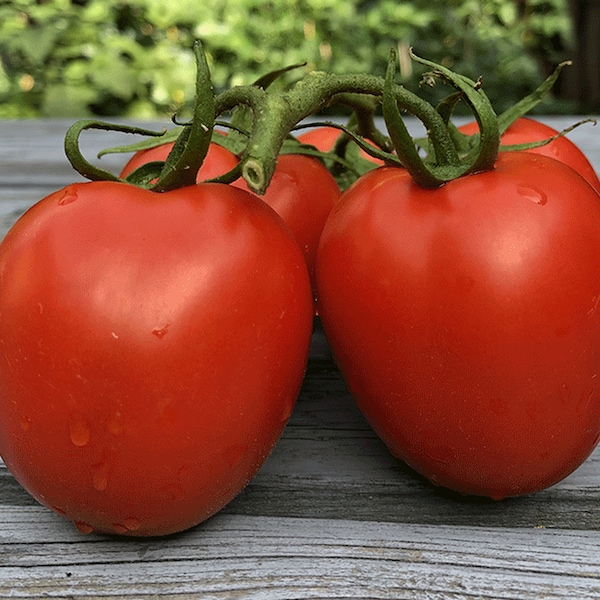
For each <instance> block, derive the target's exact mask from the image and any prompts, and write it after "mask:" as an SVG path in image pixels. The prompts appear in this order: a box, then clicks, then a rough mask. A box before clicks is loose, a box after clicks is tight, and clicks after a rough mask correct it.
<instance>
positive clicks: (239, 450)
mask: <svg viewBox="0 0 600 600" xmlns="http://www.w3.org/2000/svg"><path fill="white" fill-rule="evenodd" d="M246 452H248V446H247V445H246V444H235V445H233V446H230V447H229V448H227V450H225V452H223V459H224V460H225V462H226V463H227V465H229V466H230V467H235V466H236V465H237V464H239V463H240V462H242V460H243V459H244V456H246Z"/></svg>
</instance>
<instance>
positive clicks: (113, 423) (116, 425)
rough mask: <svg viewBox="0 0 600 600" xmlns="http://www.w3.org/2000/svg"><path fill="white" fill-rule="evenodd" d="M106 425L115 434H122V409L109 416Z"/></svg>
mask: <svg viewBox="0 0 600 600" xmlns="http://www.w3.org/2000/svg"><path fill="white" fill-rule="evenodd" d="M106 427H107V428H108V431H110V433H112V434H113V435H120V434H121V433H123V418H122V415H121V412H120V411H117V412H116V413H115V414H114V415H112V416H111V417H109V419H108V421H107V422H106Z"/></svg>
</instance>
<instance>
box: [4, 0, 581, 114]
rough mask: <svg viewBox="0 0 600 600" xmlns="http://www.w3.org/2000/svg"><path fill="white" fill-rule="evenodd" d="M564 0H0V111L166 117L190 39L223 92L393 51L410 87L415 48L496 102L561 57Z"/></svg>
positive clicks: (355, 67) (188, 91)
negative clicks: (200, 47)
mask: <svg viewBox="0 0 600 600" xmlns="http://www.w3.org/2000/svg"><path fill="white" fill-rule="evenodd" d="M566 1H567V0H447V1H442V0H413V1H412V2H403V1H400V0H379V1H375V0H363V1H359V2H354V3H351V2H347V1H346V0H287V1H284V0H270V1H268V2H264V1H262V2H261V1H258V0H176V1H173V2H166V1H164V0H130V1H127V2H125V1H124V0H12V1H10V2H6V1H4V0H0V117H4V118H6V117H33V116H50V117H62V116H65V117H73V116H75V117H79V116H84V115H102V116H112V117H117V116H123V117H136V118H151V117H156V116H164V115H166V114H172V113H173V112H174V111H177V110H182V107H185V106H186V105H188V106H189V104H190V103H191V101H192V99H193V94H194V89H193V86H194V79H195V64H194V58H193V53H192V49H191V48H192V44H193V42H194V40H195V39H201V40H203V42H204V45H205V48H206V50H207V52H208V58H209V63H210V65H211V72H212V76H213V81H214V85H215V88H216V89H217V90H220V89H223V88H225V87H228V86H231V85H235V84H247V83H251V82H253V81H254V80H255V79H257V78H258V77H259V76H261V75H263V74H265V73H267V72H269V71H271V70H274V69H278V68H280V67H282V66H286V65H290V64H293V63H297V62H302V61H306V62H307V66H306V69H325V70H330V71H335V72H338V73H350V72H359V71H360V72H369V73H373V74H377V75H383V74H384V71H385V65H386V61H387V57H388V54H389V48H390V46H392V45H393V46H395V47H397V48H398V51H399V59H400V70H399V73H400V74H399V77H400V78H401V79H402V82H403V83H404V84H405V85H406V86H407V87H409V88H414V89H416V87H417V86H418V83H419V73H417V72H415V68H414V64H412V63H411V62H410V59H409V58H408V49H409V47H414V50H415V52H416V53H417V54H419V55H421V56H423V57H426V58H428V59H430V60H434V61H436V62H441V63H442V64H444V65H445V66H448V67H451V68H453V69H455V70H457V71H459V72H461V73H463V74H465V75H468V76H470V77H472V78H477V77H478V76H479V75H483V77H484V89H485V90H486V92H487V93H488V95H489V96H490V98H491V100H492V102H493V103H494V106H495V107H496V109H497V110H502V109H503V108H505V107H506V106H507V105H509V104H510V103H512V102H514V101H515V100H517V99H518V98H520V97H521V96H523V95H525V94H526V93H527V92H529V91H531V90H532V89H533V88H535V87H536V86H537V85H538V84H539V83H540V82H541V80H542V79H543V78H544V77H545V75H547V74H548V71H549V69H551V68H552V66H554V65H555V64H557V63H558V62H560V61H561V60H563V59H564V58H565V56H566V55H567V53H568V50H569V48H570V45H571V43H572V40H571V36H572V32H571V28H570V22H569V18H568V7H567V4H566ZM301 74H302V71H298V72H295V73H294V75H292V77H293V76H295V77H298V76H300V75H301ZM546 106H547V107H549V110H557V107H558V108H560V106H559V105H557V104H556V102H554V103H552V101H550V103H549V104H547V105H546Z"/></svg>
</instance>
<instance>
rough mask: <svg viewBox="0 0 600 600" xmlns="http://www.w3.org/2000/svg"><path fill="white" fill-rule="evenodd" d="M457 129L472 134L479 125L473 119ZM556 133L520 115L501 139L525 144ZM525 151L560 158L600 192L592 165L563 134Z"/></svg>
mask: <svg viewBox="0 0 600 600" xmlns="http://www.w3.org/2000/svg"><path fill="white" fill-rule="evenodd" d="M459 129H460V131H462V132H463V133H466V134H468V135H472V134H474V133H477V131H479V126H478V125H477V122H476V121H473V122H472V123H467V124H466V125H462V126H461V127H459ZM557 133H558V131H556V129H553V128H552V127H549V126H548V125H545V124H544V123H540V122H539V121H535V120H533V119H529V118H527V117H521V118H520V119H517V120H516V121H515V122H514V123H513V124H512V125H511V126H510V127H509V128H508V129H507V130H506V131H505V132H504V133H503V134H502V140H501V141H502V144H504V145H506V146H512V145H514V144H527V143H529V142H539V141H542V140H547V139H549V138H551V137H552V136H554V135H556V134H557ZM527 152H534V153H535V154H543V155H544V156H549V157H550V158H555V159H556V160H560V161H561V162H563V163H565V164H567V165H569V166H570V167H571V168H572V169H575V170H576V171H577V172H578V173H579V174H580V175H582V176H583V177H585V178H586V179H587V180H588V181H589V182H590V184H591V185H592V186H594V188H596V191H598V192H600V179H598V175H596V171H594V167H592V165H591V163H590V161H589V160H588V159H587V157H586V156H585V154H584V153H583V152H582V151H581V150H580V149H579V148H578V147H577V145H576V144H574V143H573V142H572V141H571V140H570V139H569V138H567V137H565V136H564V135H563V136H562V137H560V138H557V139H555V140H553V141H552V142H550V143H548V144H546V145H544V146H539V147H537V148H531V149H530V150H527Z"/></svg>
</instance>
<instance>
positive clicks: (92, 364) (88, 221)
mask: <svg viewBox="0 0 600 600" xmlns="http://www.w3.org/2000/svg"><path fill="white" fill-rule="evenodd" d="M0 278H1V283H2V284H1V286H0V344H1V347H2V353H1V355H0V454H1V455H2V457H3V459H4V461H5V462H6V464H7V466H8V468H9V469H10V470H11V472H12V473H13V474H14V476H15V477H16V479H17V480H18V481H20V482H21V484H22V485H23V486H24V487H25V488H26V489H27V490H28V491H29V492H30V493H31V494H32V495H33V496H34V497H35V498H36V499H37V500H38V501H39V502H41V503H42V504H44V505H46V506H48V507H51V508H52V509H54V510H55V511H56V512H58V513H60V514H63V515H65V516H66V517H67V518H69V519H71V520H73V521H74V522H75V523H76V524H77V525H78V527H79V528H80V529H81V530H82V531H91V530H92V529H93V530H97V531H99V532H107V533H120V534H129V535H139V536H149V535H163V534H168V533H172V532H176V531H179V530H183V529H186V528H188V527H191V526H193V525H195V524H196V523H199V522H200V521H203V520H204V519H206V518H207V517H209V516H210V515H212V514H213V513H215V512H216V511H218V510H219V509H220V508H221V507H223V506H224V505H225V504H226V503H228V502H229V501H230V500H231V499H232V498H233V497H234V496H235V495H236V494H237V493H238V492H239V491H240V490H241V489H242V488H243V487H244V485H245V484H246V483H247V482H248V481H249V480H250V479H251V477H252V476H253V475H254V474H255V473H256V471H257V470H258V468H259V467H260V465H261V464H262V462H263V461H264V460H265V458H266V457H267V455H268V454H269V452H270V450H271V448H272V447H273V445H274V444H275V443H276V441H277V439H278V437H279V435H280V434H281V432H282V430H283V428H284V426H285V423H286V421H287V420H288V417H289V416H290V413H291V411H292V407H293V405H294V402H295V399H296V396H297V394H298V392H299V389H300V385H301V382H302V377H303V373H304V368H305V363H306V359H307V355H308V347H309V342H310V336H311V330H312V316H313V305H312V299H311V293H310V285H309V281H308V277H307V273H306V268H305V266H304V262H303V257H302V255H301V253H300V251H299V250H298V247H297V245H296V244H295V242H294V240H293V239H292V237H291V235H290V234H289V232H288V231H287V229H286V228H285V227H284V226H283V223H282V221H281V219H279V217H277V215H276V214H275V213H274V212H273V211H272V210H270V209H268V208H267V207H266V206H265V204H264V203H262V202H259V201H258V200H257V199H256V197H254V196H252V195H251V194H247V193H245V192H242V191H241V190H238V189H234V188H232V187H230V186H226V185H220V184H202V185H198V186H191V187H188V188H184V189H179V190H176V191H173V192H166V193H163V194H155V193H153V192H149V191H146V190H141V189H139V188H135V187H133V186H130V185H128V184H122V183H114V182H103V183H83V184H74V185H71V186H68V187H67V188H65V189H63V190H61V191H59V192H56V193H54V194H51V195H50V196H48V197H46V198H45V199H43V200H41V201H40V202H39V203H37V204H36V205H35V206H33V207H32V208H31V209H30V210H29V211H28V212H26V213H25V215H24V216H23V217H21V219H20V220H19V221H18V222H17V223H16V224H15V226H14V227H13V228H12V230H11V231H9V233H8V234H7V236H6V238H5V239H4V240H3V242H2V244H0Z"/></svg>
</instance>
